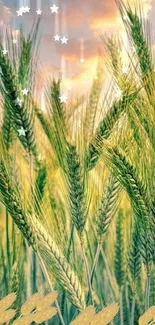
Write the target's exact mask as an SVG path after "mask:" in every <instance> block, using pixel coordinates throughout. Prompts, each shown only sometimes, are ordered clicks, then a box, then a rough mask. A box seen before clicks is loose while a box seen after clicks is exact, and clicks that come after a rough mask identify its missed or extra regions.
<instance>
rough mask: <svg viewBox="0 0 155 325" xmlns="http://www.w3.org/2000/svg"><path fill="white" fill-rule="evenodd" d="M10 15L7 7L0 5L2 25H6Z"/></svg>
mask: <svg viewBox="0 0 155 325" xmlns="http://www.w3.org/2000/svg"><path fill="white" fill-rule="evenodd" d="M11 16H12V13H11V11H10V9H9V8H8V7H5V6H4V5H2V4H1V3H0V22H1V23H2V22H3V23H4V24H8V22H9V20H10V17H11Z"/></svg>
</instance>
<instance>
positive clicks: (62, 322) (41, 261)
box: [36, 252, 65, 325]
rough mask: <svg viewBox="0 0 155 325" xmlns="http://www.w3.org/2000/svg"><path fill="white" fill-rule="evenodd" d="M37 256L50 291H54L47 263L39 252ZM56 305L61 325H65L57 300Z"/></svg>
mask: <svg viewBox="0 0 155 325" xmlns="http://www.w3.org/2000/svg"><path fill="white" fill-rule="evenodd" d="M36 254H37V257H38V260H39V262H40V265H41V267H42V271H43V273H44V276H45V278H46V279H47V281H48V283H49V286H50V289H51V290H53V286H52V282H51V279H50V277H49V274H48V272H47V269H46V266H45V263H44V262H43V259H42V257H41V255H40V253H39V252H37V253H36ZM55 304H56V307H57V310H58V315H59V318H60V321H61V324H62V325H65V322H64V319H63V317H62V313H61V310H60V307H59V304H58V301H57V300H55Z"/></svg>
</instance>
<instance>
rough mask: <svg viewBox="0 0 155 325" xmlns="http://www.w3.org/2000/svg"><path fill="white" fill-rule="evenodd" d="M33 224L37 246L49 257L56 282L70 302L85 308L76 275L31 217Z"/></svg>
mask: <svg viewBox="0 0 155 325" xmlns="http://www.w3.org/2000/svg"><path fill="white" fill-rule="evenodd" d="M33 225H34V227H35V229H36V237H37V239H38V245H39V247H42V248H43V249H44V254H45V252H46V253H47V254H48V256H49V257H50V258H51V261H52V265H53V268H54V270H55V272H54V274H55V277H56V279H57V281H58V283H59V284H60V285H61V286H62V287H63V288H65V290H66V292H67V294H68V296H69V297H70V299H71V301H72V303H73V304H74V305H75V306H77V307H78V308H79V309H80V310H82V309H84V308H85V299H84V294H83V292H82V289H81V286H80V283H79V281H78V278H77V276H76V275H75V273H74V272H73V270H72V269H71V268H70V266H69V264H68V263H67V261H66V259H65V258H64V257H63V256H62V254H61V253H60V250H59V249H58V247H57V245H56V244H55V242H54V240H53V239H52V237H51V236H50V235H49V234H48V233H47V231H46V230H45V228H44V227H43V226H42V225H41V224H40V222H38V220H37V219H36V218H34V217H33Z"/></svg>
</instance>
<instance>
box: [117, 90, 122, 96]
mask: <svg viewBox="0 0 155 325" xmlns="http://www.w3.org/2000/svg"><path fill="white" fill-rule="evenodd" d="M121 96H122V90H121V89H120V88H119V89H117V92H116V97H117V98H119V97H121Z"/></svg>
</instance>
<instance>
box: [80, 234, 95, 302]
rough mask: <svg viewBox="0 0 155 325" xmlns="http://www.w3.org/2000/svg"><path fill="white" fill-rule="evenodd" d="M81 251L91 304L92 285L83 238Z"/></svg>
mask: <svg viewBox="0 0 155 325" xmlns="http://www.w3.org/2000/svg"><path fill="white" fill-rule="evenodd" d="M81 252H82V257H83V260H84V265H85V270H86V277H87V284H88V292H89V295H90V301H91V304H92V305H93V296H92V286H91V279H90V272H89V266H88V261H87V257H86V254H85V248H84V242H83V240H81Z"/></svg>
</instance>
